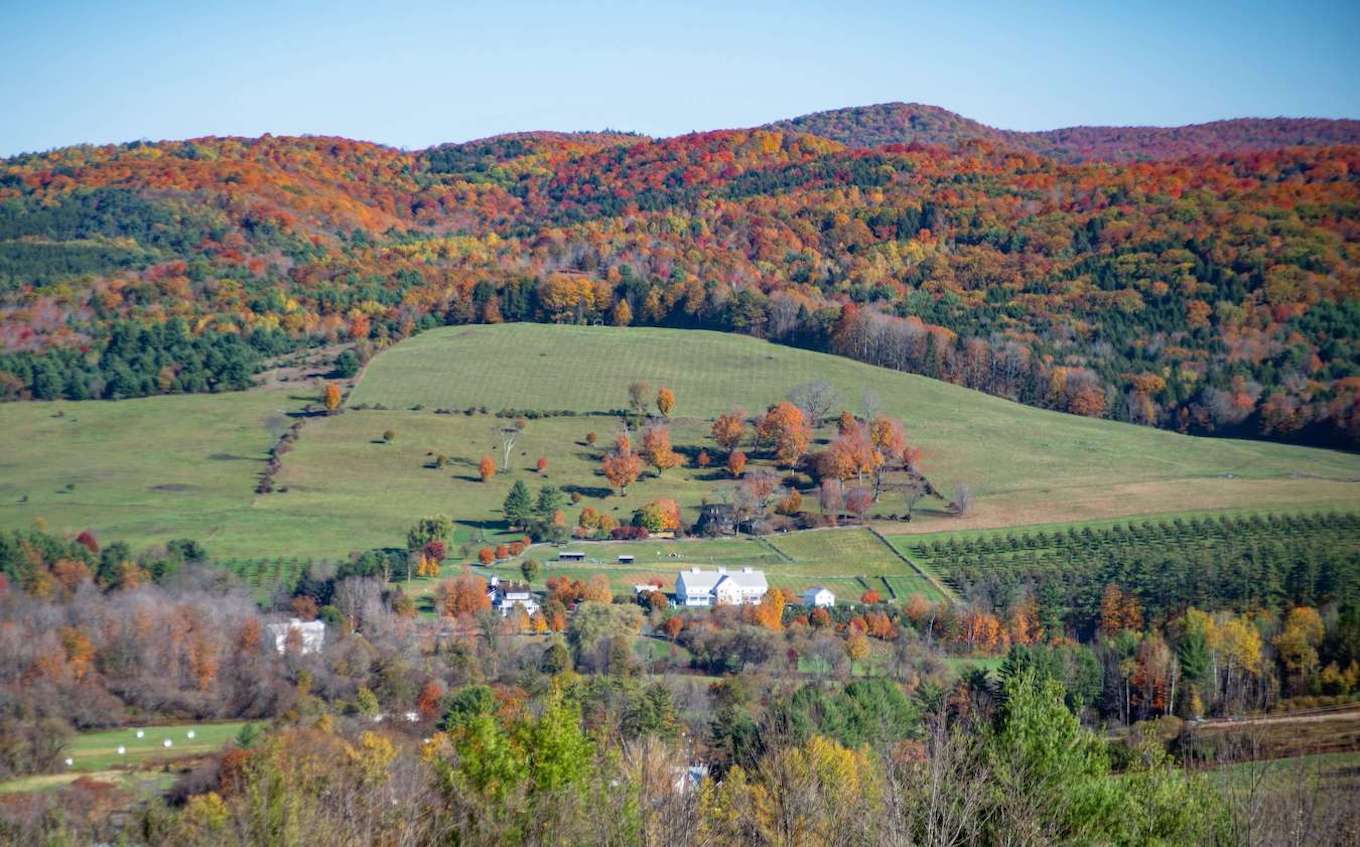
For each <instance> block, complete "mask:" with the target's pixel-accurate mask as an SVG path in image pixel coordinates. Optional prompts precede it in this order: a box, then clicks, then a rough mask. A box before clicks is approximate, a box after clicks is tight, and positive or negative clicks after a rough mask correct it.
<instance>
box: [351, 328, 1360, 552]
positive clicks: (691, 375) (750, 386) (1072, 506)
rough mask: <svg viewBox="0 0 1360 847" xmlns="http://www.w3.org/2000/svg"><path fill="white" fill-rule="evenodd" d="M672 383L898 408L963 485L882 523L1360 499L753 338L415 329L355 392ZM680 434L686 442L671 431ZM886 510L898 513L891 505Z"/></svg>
mask: <svg viewBox="0 0 1360 847" xmlns="http://www.w3.org/2000/svg"><path fill="white" fill-rule="evenodd" d="M639 380H643V381H647V382H648V383H650V384H651V386H652V387H653V388H655V387H656V386H660V385H666V386H669V387H670V388H672V389H673V390H674V391H675V393H676V397H677V404H676V410H675V412H674V414H676V415H678V416H682V417H697V418H703V419H711V418H713V417H715V416H716V415H718V414H720V413H722V412H724V411H727V410H729V409H731V408H734V407H741V408H744V409H746V410H747V411H748V412H752V413H754V412H758V411H760V410H762V409H764V408H765V407H766V406H767V405H768V404H770V403H773V402H776V401H778V400H780V399H783V398H784V397H785V396H786V395H787V393H788V392H789V390H790V389H792V388H793V387H795V386H797V385H799V384H800V383H804V382H808V381H811V380H824V381H826V382H828V383H830V384H831V385H832V386H833V387H835V388H836V390H837V392H838V394H839V395H840V397H841V399H842V404H841V405H843V406H845V407H847V408H850V409H854V410H860V409H862V408H863V406H864V403H865V400H866V399H869V400H871V401H872V402H874V403H876V405H878V406H879V407H880V408H882V409H883V410H884V411H885V412H887V413H889V414H892V415H895V416H897V417H900V418H901V419H902V420H903V421H904V422H905V423H906V425H907V430H908V435H909V437H910V438H911V440H912V442H913V443H914V444H915V445H917V446H919V447H920V448H921V449H922V450H923V451H924V460H923V466H924V469H925V471H926V472H927V474H929V475H930V477H931V478H932V479H933V480H934V481H935V482H936V484H937V485H939V486H940V487H941V488H942V489H944V490H945V491H952V489H953V486H954V484H955V482H956V481H964V482H967V483H968V484H969V485H971V486H972V488H973V491H974V493H975V495H976V499H977V506H976V508H975V509H974V511H973V513H972V514H971V515H969V516H967V517H965V518H961V519H960V518H954V517H951V516H946V515H944V514H942V510H940V509H938V508H936V507H938V506H939V504H923V505H925V506H926V507H927V509H926V510H925V511H922V512H920V513H918V516H917V519H916V520H914V521H913V522H911V523H910V524H907V523H903V522H885V523H884V525H883V529H884V531H885V532H913V533H914V532H929V531H940V530H944V529H953V528H963V527H996V526H1014V525H1021V524H1030V523H1045V522H1066V521H1073V520H1090V519H1098V518H1103V517H1118V516H1123V515H1133V514H1148V513H1164V512H1169V511H1181V510H1186V511H1192V510H1193V511H1204V510H1221V509H1241V508H1256V507H1264V506H1275V507H1298V508H1307V509H1315V508H1320V507H1326V506H1329V505H1335V504H1337V503H1345V502H1352V503H1353V502H1355V501H1356V500H1357V499H1360V456H1356V455H1354V454H1347V453H1342V452H1338V451H1331V450H1318V449H1309V448H1301V447H1293V446H1287V445H1280V444H1270V443H1266V442H1255V441H1244V440H1237V439H1221V438H1199V437H1191V436H1186V435H1180V434H1177V433H1173V432H1167V431H1164V430H1157V429H1153V428H1150V427H1142V426H1134V425H1132V424H1121V423H1115V422H1112V421H1104V420H1096V419H1092V418H1084V417H1080V416H1076V415H1067V414H1061V413H1058V412H1050V411H1045V410H1042V409H1035V408H1031V407H1028V406H1022V405H1020V404H1018V403H1013V402H1010V401H1008V400H1003V399H1000V398H997V397H991V396H988V395H985V394H982V393H980V392H976V391H971V390H968V389H965V388H960V387H958V386H954V385H949V384H947V383H944V382H939V381H936V380H931V379H927V378H925V377H921V376H916V375H913V374H906V373H901V372H898V371H893V370H888V369H885V368H877V367H872V366H869V365H863V364H859V363H857V362H853V361H851V360H849V359H845V358H841V357H838V356H832V355H828V354H824V353H814V352H809V351H806V350H798V349H794V348H790V347H781V346H778V345H774V344H770V343H767V342H764V341H760V340H758V339H754V338H750V337H747V336H741V335H734V334H726V333H716V332H704V331H694V330H670V329H654V328H633V327H630V328H624V329H619V328H615V327H582V326H552V325H541V324H501V325H492V326H466V327H445V328H440V329H435V330H431V331H430V332H426V333H422V334H421V335H418V336H416V337H414V338H411V339H408V340H406V341H403V342H401V343H400V344H397V345H395V346H394V347H392V348H391V349H390V350H388V351H386V352H384V353H383V354H382V355H381V356H379V357H377V358H376V359H375V360H374V361H373V362H372V363H371V364H370V365H369V366H368V368H367V370H366V372H365V375H364V378H363V379H362V380H361V381H360V383H359V385H358V387H357V388H356V389H355V391H354V394H353V396H352V397H351V398H350V403H351V404H370V405H371V404H381V405H383V406H386V407H388V408H392V409H409V408H411V407H413V406H422V407H424V408H427V409H429V408H448V409H465V408H469V407H485V408H487V409H489V410H490V411H493V412H494V411H496V410H497V409H502V408H535V409H553V410H571V411H575V412H578V413H590V412H600V411H604V410H611V409H618V408H620V407H623V406H625V405H627V397H628V386H629V384H630V383H632V382H635V381H639ZM677 443H680V442H679V441H677ZM880 511H882V512H884V513H890V512H900V511H903V508H902V506H901V505H900V504H893V503H885V504H883V505H882V506H881V507H880Z"/></svg>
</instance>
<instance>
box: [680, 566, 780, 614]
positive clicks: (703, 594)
mask: <svg viewBox="0 0 1360 847" xmlns="http://www.w3.org/2000/svg"><path fill="white" fill-rule="evenodd" d="M769 590H770V584H769V583H768V582H766V581H765V574H764V572H762V571H758V570H753V569H752V568H742V569H741V570H740V571H733V572H731V573H729V572H728V570H727V568H718V569H717V570H716V571H706V570H702V569H700V568H690V569H689V570H687V571H681V572H680V573H679V575H677V576H676V578H675V602H676V603H677V604H679V605H681V606H737V605H741V604H742V603H759V602H760V598H762V597H764V596H765V592H767V591H769Z"/></svg>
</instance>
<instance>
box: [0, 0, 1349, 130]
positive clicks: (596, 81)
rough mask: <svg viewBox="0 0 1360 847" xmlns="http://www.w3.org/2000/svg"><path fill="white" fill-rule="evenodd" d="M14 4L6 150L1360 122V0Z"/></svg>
mask: <svg viewBox="0 0 1360 847" xmlns="http://www.w3.org/2000/svg"><path fill="white" fill-rule="evenodd" d="M384 5H386V4H381V3H372V2H367V3H348V2H329V3H313V2H298V3H288V2H283V1H282V0H281V1H280V2H275V3H270V2H254V0H242V1H241V2H233V3H222V4H210V3H196V2H193V0H181V2H136V0H129V2H125V3H111V2H110V3H88V2H87V3H81V2H61V0H0V155H9V154H13V153H17V152H21V151H31V150H44V149H48V148H51V147H57V146H62V145H67V144H74V143H79V142H96V143H102V142H110V141H131V140H135V139H138V138H146V139H152V140H159V139H166V138H187V137H192V136H198V135H227V134H230V135H258V134H260V133H264V132H272V133H274V134H276V135H283V134H296V133H314V134H335V135H345V136H349V137H353V138H361V139H365V140H370V141H379V142H383V143H387V144H392V145H396V146H402V147H424V146H427V145H430V144H435V143H439V142H444V141H463V140H468V139H471V138H478V137H482V136H486V135H491V134H495V133H500V132H510V131H516V130H529V129H561V130H578V129H601V128H606V127H608V128H613V129H632V130H637V131H640V132H644V133H647V134H651V135H674V134H678V133H683V132H688V131H690V130H696V129H700V130H702V129H717V128H723V127H739V126H752V125H756V124H760V123H764V122H767V121H770V120H776V119H779V118H784V117H793V116H795V115H800V114H805V113H807V112H812V111H817V110H821V109H829V108H836V107H840V106H850V105H864V104H869V103H881V102H887V101H893V100H902V101H917V102H924V103H931V104H934V105H939V106H943V107H945V108H948V109H952V110H954V111H956V112H959V113H961V114H963V115H966V116H968V117H971V118H976V119H977V120H981V121H983V122H984V123H988V124H991V125H993V126H999V127H1004V128H1008V129H1047V128H1053V127H1058V126H1069V125H1074V124H1163V125H1166V124H1181V123H1190V122H1198V121H1205V120H1214V119H1218V118H1228V117H1241V116H1248V115H1250V116H1276V115H1291V116H1316V117H1351V118H1360V49H1357V48H1356V46H1355V43H1354V39H1355V38H1356V34H1357V33H1358V32H1360V3H1358V2H1355V0H1350V2H1317V3H1309V2H1299V3H1279V4H1266V3H1256V2H1239V3H1222V2H1215V1H1214V0H1201V2H1189V3H1171V2H1151V3H1135V2H1127V0H1125V2H1113V0H1111V2H1103V1H1102V0H1094V2H1085V3H1049V2H1036V3H1026V2H1022V0H1014V2H999V3H961V2H960V3H955V2H938V3H931V4H917V3H912V2H907V1H906V0H896V2H858V3H857V2H835V3H831V2H828V3H796V2H784V3H764V2H753V3H744V2H739V0H728V2H721V3H707V2H687V3H675V4H665V5H662V4H643V3H621V2H590V3H567V2H560V3H510V2H501V3H482V2H467V3H459V2H444V3H436V2H425V0H406V1H405V2H402V3H400V4H391V5H392V6H393V8H391V9H383V8H382V6H384Z"/></svg>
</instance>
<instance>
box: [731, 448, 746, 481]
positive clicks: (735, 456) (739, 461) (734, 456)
mask: <svg viewBox="0 0 1360 847" xmlns="http://www.w3.org/2000/svg"><path fill="white" fill-rule="evenodd" d="M745 470H746V454H745V453H743V452H741V451H740V450H733V451H732V452H731V453H728V454H727V472H728V473H730V474H732V477H733V478H734V479H735V478H736V477H739V476H741V474H742V472H743V471H745Z"/></svg>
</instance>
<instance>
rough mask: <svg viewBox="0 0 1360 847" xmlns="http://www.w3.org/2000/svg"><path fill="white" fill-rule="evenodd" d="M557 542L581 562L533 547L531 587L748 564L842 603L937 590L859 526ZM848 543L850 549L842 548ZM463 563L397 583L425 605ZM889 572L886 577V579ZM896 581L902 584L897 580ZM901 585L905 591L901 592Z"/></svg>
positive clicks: (666, 579)
mask: <svg viewBox="0 0 1360 847" xmlns="http://www.w3.org/2000/svg"><path fill="white" fill-rule="evenodd" d="M560 549H563V550H578V551H580V552H583V553H585V554H586V557H587V558H586V561H585V562H579V563H578V562H569V563H558V562H557V553H558V548H553V547H547V546H543V545H539V546H535V547H531V548H530V549H529V550H528V551H527V552H526V553H525V557H528V558H534V559H536V560H537V561H538V562H539V563H540V564H541V565H542V566H543V567H542V570H541V572H540V574H539V578H538V581H537V583H536V587H538V588H543V587H544V584H545V583H546V581H547V580H548V579H549V578H550V577H554V576H566V577H570V578H572V579H581V580H586V579H589V578H590V577H592V576H594V575H596V574H600V573H603V574H605V575H606V576H608V577H609V583H610V586H611V587H612V588H613V590H614V591H615V593H620V594H626V593H629V592H631V591H632V587H633V586H634V585H638V584H641V583H646V582H650V581H652V580H653V579H659V580H660V581H661V583H662V587H663V588H664V589H665V590H666V591H671V590H673V589H674V587H675V577H676V574H677V573H679V571H680V570H682V569H684V568H689V567H696V566H698V567H704V568H708V569H711V568H715V567H727V568H733V569H735V568H740V567H754V568H758V569H760V570H762V571H764V572H765V576H766V578H767V579H768V580H769V582H770V584H771V585H774V586H779V587H783V588H788V589H790V590H792V591H794V592H795V593H799V594H801V593H802V592H803V591H804V590H806V589H808V588H811V587H812V586H814V585H824V586H826V587H827V588H830V589H831V591H832V592H833V593H834V594H835V595H836V597H837V598H838V600H839V602H841V603H857V602H859V598H860V596H861V595H862V594H864V592H865V591H867V590H868V589H870V588H874V589H877V590H878V591H879V593H880V594H882V595H883V596H884V597H885V598H888V599H891V592H889V591H887V590H886V586H887V584H888V582H891V584H892V585H893V586H894V588H895V589H896V590H897V592H898V595H899V599H901V600H905V599H906V597H907V596H909V595H911V594H913V593H917V592H920V593H921V594H924V595H925V596H927V597H929V598H930V599H932V600H936V599H939V598H940V596H941V594H940V591H939V590H938V589H937V588H936V587H935V586H934V585H932V584H930V583H929V582H928V581H927V580H925V579H924V578H922V577H921V576H920V575H919V574H917V573H916V572H914V571H913V570H912V568H911V566H910V565H909V564H907V563H906V562H904V561H903V560H902V559H901V558H900V557H899V556H898V555H897V553H896V552H894V551H893V549H892V548H891V547H890V546H888V545H887V544H886V543H884V542H883V541H882V540H881V539H879V538H878V537H877V536H875V535H874V534H873V533H872V532H870V531H868V530H867V529H862V528H846V529H825V530H813V531H808V532H801V533H791V534H787V535H779V536H774V537H771V538H762V539H749V538H694V539H684V540H680V541H641V542H622V541H609V542H578V543H574V544H569V545H567V546H565V547H563V548H560ZM846 551H851V555H847V554H846ZM621 554H628V555H632V556H634V557H635V561H634V562H633V563H632V564H627V565H622V564H618V562H617V558H618V556H619V555H621ZM522 561H523V559H522V558H521V559H515V560H512V561H507V562H503V563H499V564H497V565H495V566H493V567H490V568H482V567H476V568H473V571H474V572H475V573H478V574H481V575H483V576H491V575H493V574H494V575H496V576H500V577H502V578H511V579H516V580H519V579H522V575H521V573H520V563H521V562H522ZM461 570H462V565H459V564H448V565H445V567H444V568H443V572H442V573H441V575H440V577H439V579H431V578H426V579H413V580H408V581H406V582H403V583H402V586H403V589H404V590H405V591H406V592H407V593H408V594H411V595H412V596H414V597H415V598H417V602H418V603H424V604H426V605H428V604H429V603H430V599H429V598H430V597H431V596H432V595H433V592H434V589H435V587H436V586H437V585H438V583H439V580H440V579H446V578H448V577H451V576H454V575H456V574H457V573H459V572H460V571H461ZM885 580H887V582H885ZM898 586H901V587H900V588H899V587H898ZM903 591H905V593H903Z"/></svg>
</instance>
